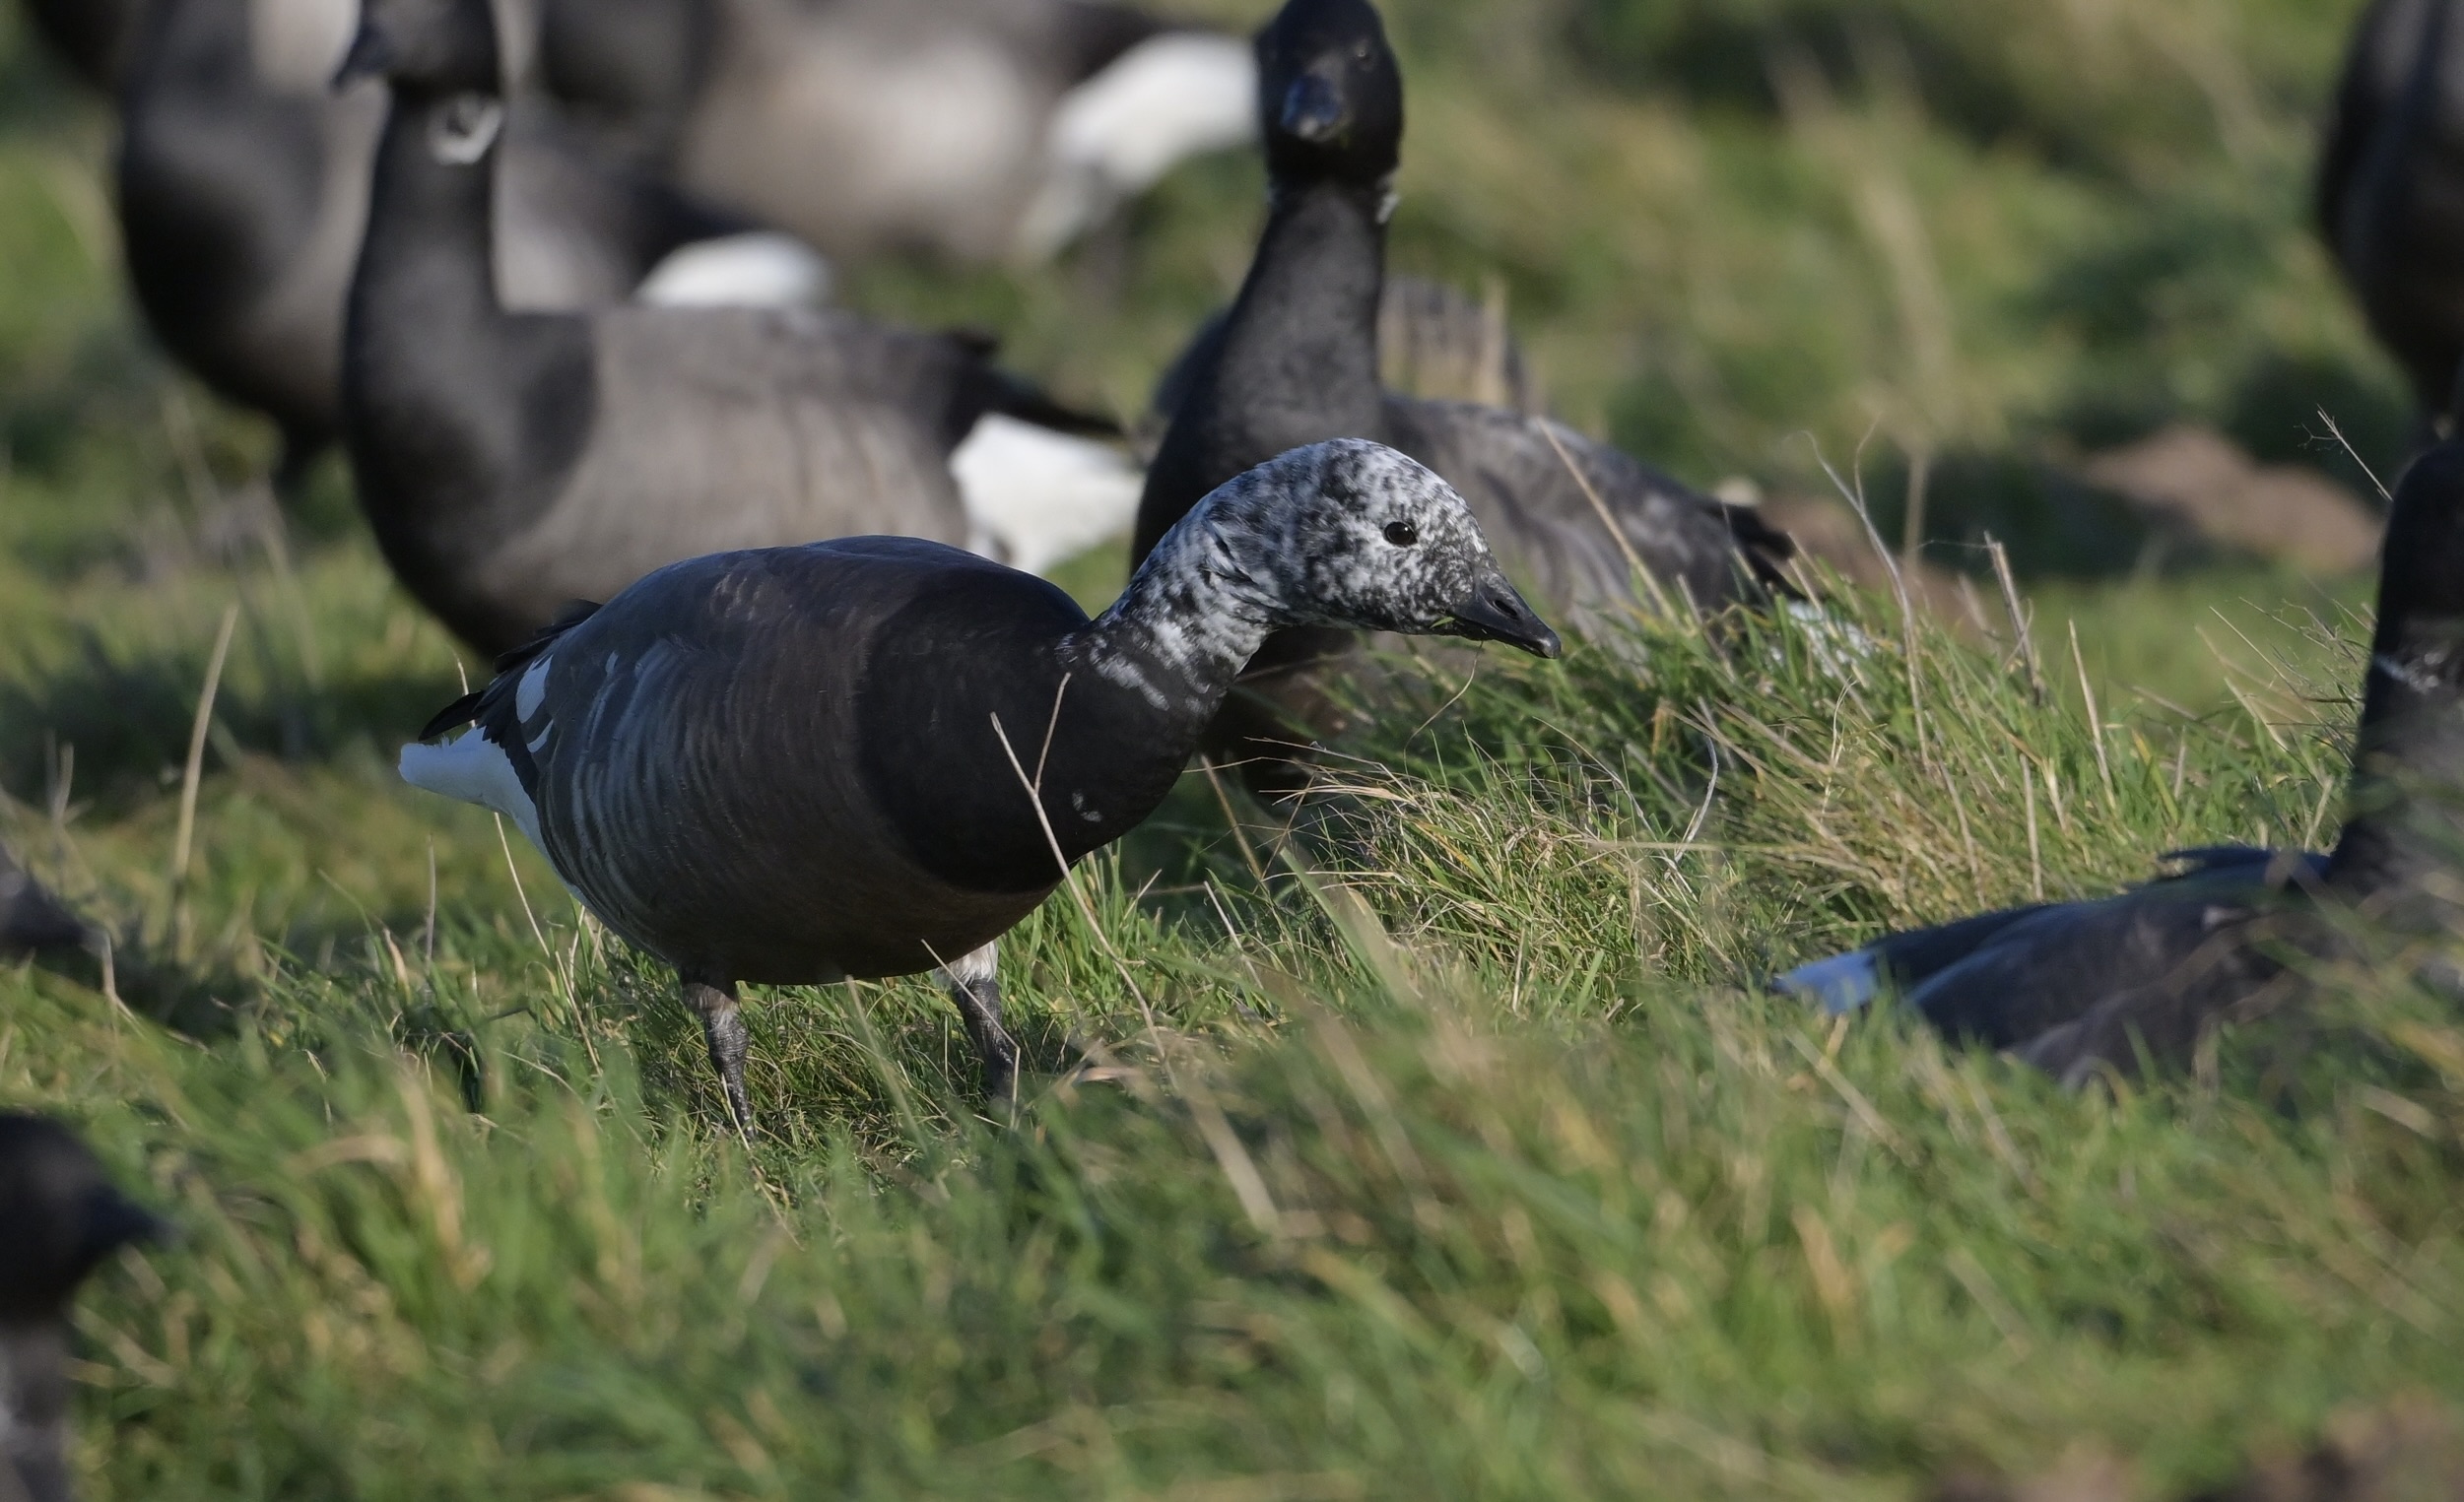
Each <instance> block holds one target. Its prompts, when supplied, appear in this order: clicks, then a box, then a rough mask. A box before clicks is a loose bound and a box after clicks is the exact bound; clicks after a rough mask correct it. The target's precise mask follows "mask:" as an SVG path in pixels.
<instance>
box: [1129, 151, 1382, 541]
mask: <svg viewBox="0 0 2464 1502" xmlns="http://www.w3.org/2000/svg"><path fill="white" fill-rule="evenodd" d="M1387 209H1388V191H1387V189H1386V188H1385V187H1384V186H1383V185H1382V184H1381V185H1376V186H1367V185H1362V184H1358V183H1349V182H1341V181H1307V182H1298V181H1285V182H1278V183H1277V184H1276V185H1275V190H1274V199H1273V203H1272V206H1271V208H1270V211H1269V213H1268V216H1267V222H1266V232H1265V234H1264V235H1263V236H1262V237H1261V238H1260V240H1259V242H1258V251H1257V256H1256V258H1255V259H1254V260H1253V261H1251V262H1250V264H1249V276H1248V280H1247V281H1246V282H1244V283H1243V284H1242V285H1241V289H1240V296H1239V298H1238V300H1236V301H1234V302H1233V304H1232V313H1231V316H1230V317H1229V318H1228V319H1227V320H1226V322H1225V325H1224V330H1223V335H1222V341H1221V343H1220V345H1219V346H1218V348H1217V351H1216V354H1215V357H1214V359H1212V360H1211V361H1209V362H1208V363H1207V364H1206V366H1205V367H1204V368H1202V369H1201V370H1200V371H1199V372H1198V373H1197V376H1196V378H1195V379H1194V380H1193V381H1192V382H1191V383H1190V387H1189V392H1188V396H1187V398H1186V399H1185V400H1184V401H1183V402H1182V404H1181V407H1180V410H1179V412H1178V414H1177V415H1176V416H1175V417H1174V418H1173V420H1172V425H1171V427H1170V429H1169V430H1168V431H1167V432H1166V433H1165V437H1164V444H1163V447H1162V448H1161V449H1160V450H1159V451H1158V453H1157V454H1156V460H1155V464H1154V467H1153V468H1152V469H1151V470H1150V471H1149V472H1148V476H1147V488H1146V494H1145V496H1144V498H1143V499H1142V501H1141V502H1140V505H1139V508H1138V535H1137V538H1136V542H1135V547H1134V549H1133V552H1132V556H1133V557H1139V558H1143V557H1145V556H1146V555H1147V554H1148V553H1149V552H1150V551H1151V550H1153V549H1154V547H1155V546H1156V544H1157V542H1158V541H1159V540H1161V539H1162V538H1163V536H1164V534H1165V533H1166V532H1168V531H1170V530H1171V528H1172V526H1173V524H1174V523H1176V522H1178V521H1179V520H1180V519H1181V517H1183V516H1185V515H1187V514H1188V512H1189V509H1190V508H1191V507H1192V506H1195V505H1196V504H1197V503H1198V502H1199V501H1200V500H1201V499H1203V498H1204V497H1205V496H1206V495H1207V493H1208V492H1209V491H1211V490H1214V489H1215V488H1216V487H1217V486H1220V485H1222V484H1223V483H1224V482H1226V481H1228V480H1230V479H1232V477H1233V476H1235V475H1238V474H1240V473H1241V472H1242V471H1244V470H1247V469H1250V468H1252V467H1254V466H1256V465H1259V464H1263V463H1265V462H1266V461H1267V460H1269V459H1272V458H1273V457H1275V456H1276V455H1277V454H1280V453H1283V452H1285V451H1286V450H1288V449H1294V448H1299V447H1300V446H1302V445H1304V444H1309V443H1316V442H1319V441H1321V440H1323V439H1327V438H1342V437H1358V438H1376V437H1380V436H1382V434H1383V426H1384V424H1383V420H1382V417H1381V402H1382V399H1383V393H1382V392H1381V391H1380V389H1379V386H1378V381H1377V304H1378V299H1379V296H1380V295H1381V294H1383V292H1384V290H1385V266H1386V214H1387Z"/></svg>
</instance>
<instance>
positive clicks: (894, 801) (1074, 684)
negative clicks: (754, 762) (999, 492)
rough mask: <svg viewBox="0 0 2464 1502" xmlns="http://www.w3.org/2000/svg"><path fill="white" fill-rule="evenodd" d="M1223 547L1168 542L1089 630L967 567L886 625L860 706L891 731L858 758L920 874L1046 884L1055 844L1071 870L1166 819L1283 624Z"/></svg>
mask: <svg viewBox="0 0 2464 1502" xmlns="http://www.w3.org/2000/svg"><path fill="white" fill-rule="evenodd" d="M1184 542H1186V543H1187V544H1188V546H1187V547H1183V546H1182V545H1183V543H1184ZM1214 542H1215V540H1214V539H1212V538H1210V537H1209V536H1208V535H1206V534H1205V533H1204V532H1203V531H1202V530H1200V529H1195V528H1193V527H1183V528H1180V529H1178V530H1177V531H1175V532H1173V533H1172V535H1171V536H1170V537H1169V538H1167V539H1166V540H1165V546H1164V547H1162V548H1160V549H1158V550H1157V551H1156V554H1155V555H1154V556H1153V557H1150V558H1149V559H1148V560H1147V562H1146V564H1145V566H1144V567H1142V568H1141V569H1140V570H1139V571H1138V575H1137V577H1136V578H1135V579H1133V580H1132V581H1131V583H1130V587H1129V589H1128V590H1127V591H1126V592H1125V593H1124V594H1123V595H1122V597H1121V599H1120V600H1119V601H1118V602H1117V603H1115V604H1114V605H1113V606H1112V608H1111V609H1109V610H1107V611H1105V612H1104V613H1103V615H1102V616H1101V617H1099V618H1098V619H1097V620H1093V621H1089V620H1086V618H1085V617H1084V616H1083V615H1082V614H1081V613H1080V612H1079V611H1078V609H1077V607H1076V606H1074V605H1072V604H1071V603H1070V602H1069V598H1068V597H1067V596H1066V595H1063V594H1062V593H1061V592H1060V591H1059V590H1057V589H1054V588H1053V587H1052V586H1050V585H1048V584H1045V583H1043V582H1042V581H1041V580H1035V579H1030V578H1026V577H1025V576H1022V575H1014V574H1012V575H1001V576H996V577H998V578H999V579H1000V580H1001V583H1000V584H999V586H998V587H994V586H989V585H987V584H986V582H985V575H984V574H983V573H982V572H981V571H980V570H977V569H966V570H964V571H961V572H958V573H956V574H954V575H953V578H952V587H951V588H949V589H946V590H938V591H934V592H931V593H929V594H927V595H925V596H923V597H921V598H919V599H918V601H917V602H916V603H915V604H913V605H911V606H909V607H907V608H906V610H904V611H903V612H901V614H900V616H899V618H898V619H897V620H895V621H894V622H893V623H892V624H891V625H889V626H886V627H884V628H883V631H882V633H881V637H880V640H881V641H882V642H883V643H884V645H882V646H880V647H877V648H876V652H877V655H876V657H875V659H874V660H873V663H872V665H871V670H870V671H869V672H868V673H867V675H866V679H865V685H864V687H863V689H862V697H861V703H862V706H863V707H862V713H863V716H864V720H865V723H866V724H867V725H871V726H879V727H882V728H881V729H880V730H879V731H878V732H875V733H873V734H869V735H867V736H866V737H864V738H863V741H862V748H861V751H860V754H861V756H862V758H863V764H864V769H865V777H866V780H867V782H868V784H869V785H870V787H871V790H872V793H873V797H874V799H875V800H876V802H877V804H878V805H879V806H880V807H881V809H882V810H883V811H884V812H885V813H886V814H887V815H888V816H889V817H890V819H891V822H892V823H893V825H894V826H895V827H897V828H898V829H899V831H900V832H901V833H902V834H903V835H904V837H905V842H906V845H907V848H908V851H909V853H910V854H911V855H912V856H913V858H914V859H915V861H916V863H917V864H918V865H919V866H921V867H923V868H924V869H925V870H926V871H928V872H931V873H932V874H933V875H935V876H937V877H939V878H941V879H943V880H945V881H948V882H953V883H955V884H956V885H958V886H960V887H963V888H966V889H967V890H971V891H985V892H1029V891H1038V890H1043V889H1047V888H1049V887H1050V886H1051V885H1052V883H1053V882H1055V881H1057V880H1058V879H1059V876H1060V869H1059V867H1058V866H1056V865H1055V863H1054V861H1053V846H1054V845H1055V844H1057V845H1058V846H1059V847H1060V853H1061V855H1062V857H1063V858H1064V859H1066V860H1070V861H1076V860H1077V859H1079V858H1080V857H1081V856H1084V855H1086V854H1088V853H1089V852H1091V851H1093V850H1096V849H1099V848H1100V847H1101V846H1104V845H1107V844H1109V843H1111V842H1112V841H1113V840H1116V839H1118V838H1120V837H1121V836H1122V835H1123V834H1126V833H1127V832H1129V830H1131V829H1132V828H1135V827H1136V826H1137V825H1138V824H1139V823H1140V822H1142V821H1143V820H1145V818H1146V817H1147V816H1148V815H1150V814H1152V813H1154V812H1155V809H1156V806H1157V805H1159V804H1160V803H1162V802H1163V801H1164V798H1165V795H1166V794H1168V793H1169V792H1170V791H1171V789H1172V785H1173V783H1174V782H1176V781H1177V780H1178V779H1179V777H1180V772H1181V768H1182V767H1183V766H1185V765H1186V764H1187V763H1188V760H1189V755H1190V752H1191V751H1194V750H1196V749H1197V746H1198V742H1199V738H1200V736H1201V735H1202V734H1203V732H1204V731H1205V729H1206V727H1207V725H1208V723H1209V722H1210V721H1211V720H1212V719H1213V718H1214V716H1215V713H1216V710H1217V709H1218V707H1219V706H1220V705H1221V704H1222V702H1223V700H1224V696H1225V694H1226V693H1227V692H1228V691H1230V689H1231V687H1232V681H1233V680H1234V679H1235V678H1236V677H1238V675H1239V673H1240V669H1241V665H1242V664H1243V663H1244V662H1246V661H1247V660H1248V658H1249V655H1250V654H1251V653H1252V652H1254V651H1255V650H1256V649H1257V646H1258V643H1259V642H1261V641H1263V640H1264V639H1265V637H1266V632H1267V628H1268V624H1269V622H1270V620H1272V613H1271V612H1270V611H1268V610H1266V609H1264V608H1263V607H1262V606H1261V605H1260V604H1259V602H1258V601H1257V600H1256V599H1255V598H1251V597H1250V595H1248V594H1244V593H1243V590H1244V586H1246V585H1247V580H1246V577H1245V575H1240V574H1238V571H1237V570H1232V571H1229V574H1228V571H1227V570H1225V569H1223V568H1221V567H1220V566H1209V558H1208V556H1207V555H1208V553H1209V551H1210V549H1211V547H1212V546H1213V544H1214ZM1250 588H1251V589H1252V590H1253V586H1251V587H1250ZM988 721H989V723H988ZM995 725H997V726H998V727H999V730H998V733H997V735H996V733H995V731H994V729H993V726H995ZM1013 756H1014V757H1016V758H1017V761H1016V765H1013V764H1012V761H1011V758H1012V757H1013ZM1022 779H1024V782H1023V781H1022ZM1028 783H1032V786H1033V787H1034V788H1035V789H1036V792H1037V795H1038V800H1039V801H1040V803H1041V804H1042V806H1043V817H1042V819H1041V820H1038V819H1037V818H1035V816H1034V814H1033V806H1032V804H1030V803H1029V802H1028V800H1027V797H1026V784H1028ZM1047 828H1048V829H1049V833H1048V834H1047V832H1046V830H1047Z"/></svg>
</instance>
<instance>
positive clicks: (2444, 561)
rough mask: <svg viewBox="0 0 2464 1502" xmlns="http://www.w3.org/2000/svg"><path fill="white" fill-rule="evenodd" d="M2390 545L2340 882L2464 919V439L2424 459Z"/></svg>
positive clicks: (2336, 865) (2338, 861) (2335, 867)
mask: <svg viewBox="0 0 2464 1502" xmlns="http://www.w3.org/2000/svg"><path fill="white" fill-rule="evenodd" d="M2385 548H2386V551H2385V559H2384V562H2383V564H2382V567H2381V571H2380V579H2379V598H2378V624H2377V626H2376V628H2375V630H2374V631H2373V633H2372V636H2371V639H2370V658H2369V672H2368V677H2367V679H2366V681H2365V685H2364V690H2363V703H2362V724H2361V729H2360V732H2359V733H2358V735H2357V736H2356V738H2355V746H2354V754H2353V788H2352V793H2351V810H2350V813H2349V815H2348V817H2347V819H2346V823H2345V828H2344V834H2343V837H2342V838H2341V839H2340V840H2339V841H2338V842H2337V845H2336V852H2335V857H2334V860H2333V861H2332V863H2331V864H2330V867H2329V874H2330V881H2331V882H2334V883H2335V884H2336V885H2338V886H2339V887H2341V888H2343V889H2346V890H2348V891H2350V892H2352V893H2354V894H2356V895H2357V896H2361V897H2363V898H2364V899H2368V900H2377V901H2380V902H2384V903H2391V904H2394V905H2396V906H2398V907H2404V908H2412V907H2418V906H2419V905H2420V904H2422V903H2424V902H2428V903H2431V905H2433V906H2435V907H2437V908H2438V909H2441V910H2442V911H2445V912H2447V913H2457V912H2464V442H2457V441H2450V442H2447V443H2444V444H2441V445H2439V446H2438V447H2436V448H2434V449H2431V451H2430V452H2429V453H2427V454H2425V455H2423V456H2422V457H2421V458H2420V459H2419V460H2418V461H2416V462H2415V463H2414V465H2413V468H2412V470H2411V472H2409V473H2408V474H2407V475H2406V476H2405V477H2404V483H2403V484H2402V485H2401V486H2399V487H2398V488H2397V490H2396V498H2395V504H2394V506H2393V508H2392V509H2391V510H2390V512H2389V515H2388V520H2387V540H2386V545H2385Z"/></svg>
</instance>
